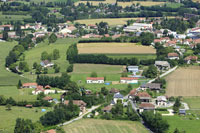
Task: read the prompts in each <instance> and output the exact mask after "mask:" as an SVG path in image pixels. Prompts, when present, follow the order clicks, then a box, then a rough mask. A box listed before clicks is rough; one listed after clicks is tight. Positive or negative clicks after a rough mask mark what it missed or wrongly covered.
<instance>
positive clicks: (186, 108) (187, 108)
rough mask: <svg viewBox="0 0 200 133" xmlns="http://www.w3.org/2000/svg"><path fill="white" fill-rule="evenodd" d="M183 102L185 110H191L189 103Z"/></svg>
mask: <svg viewBox="0 0 200 133" xmlns="http://www.w3.org/2000/svg"><path fill="white" fill-rule="evenodd" d="M181 104H183V106H184V108H185V110H189V109H190V108H189V106H188V104H187V103H184V102H181Z"/></svg>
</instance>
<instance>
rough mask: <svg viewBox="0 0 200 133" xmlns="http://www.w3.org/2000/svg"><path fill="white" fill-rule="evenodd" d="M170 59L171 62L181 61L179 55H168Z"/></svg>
mask: <svg viewBox="0 0 200 133" xmlns="http://www.w3.org/2000/svg"><path fill="white" fill-rule="evenodd" d="M167 57H168V59H170V60H176V59H177V60H178V59H179V55H178V54H177V53H168V55H167Z"/></svg>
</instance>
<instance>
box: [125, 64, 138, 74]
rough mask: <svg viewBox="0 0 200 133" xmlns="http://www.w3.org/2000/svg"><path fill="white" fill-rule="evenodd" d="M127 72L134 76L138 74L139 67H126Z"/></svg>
mask: <svg viewBox="0 0 200 133" xmlns="http://www.w3.org/2000/svg"><path fill="white" fill-rule="evenodd" d="M127 70H128V72H131V73H134V74H135V73H137V72H139V67H138V66H128V67H127Z"/></svg>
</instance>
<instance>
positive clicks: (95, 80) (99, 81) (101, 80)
mask: <svg viewBox="0 0 200 133" xmlns="http://www.w3.org/2000/svg"><path fill="white" fill-rule="evenodd" d="M86 80H87V83H88V84H103V83H104V77H87V79H86Z"/></svg>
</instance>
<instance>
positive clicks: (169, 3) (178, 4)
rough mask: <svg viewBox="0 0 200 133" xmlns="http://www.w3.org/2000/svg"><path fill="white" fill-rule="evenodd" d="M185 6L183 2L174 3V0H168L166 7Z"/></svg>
mask: <svg viewBox="0 0 200 133" xmlns="http://www.w3.org/2000/svg"><path fill="white" fill-rule="evenodd" d="M181 6H183V4H182V3H173V2H167V3H166V7H171V8H179V7H181Z"/></svg>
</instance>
